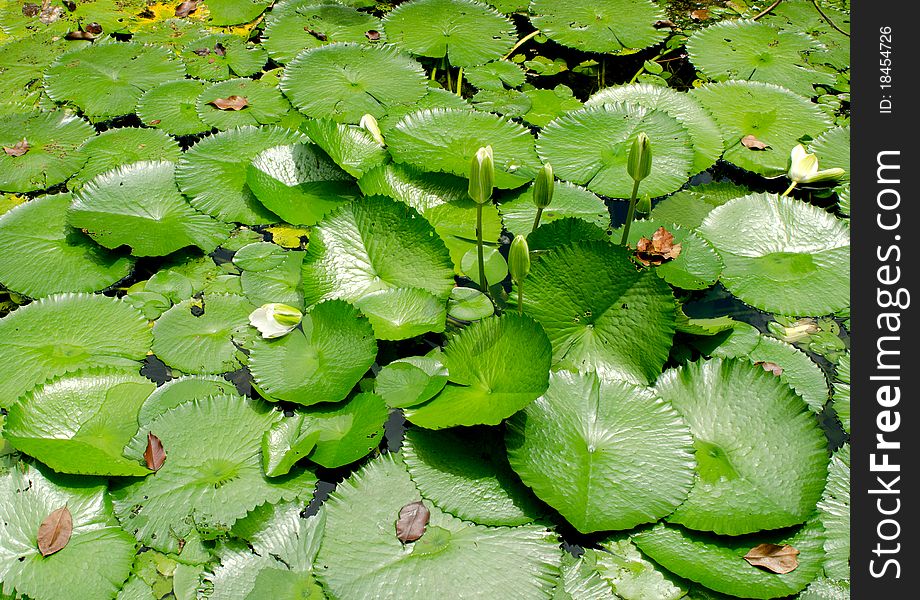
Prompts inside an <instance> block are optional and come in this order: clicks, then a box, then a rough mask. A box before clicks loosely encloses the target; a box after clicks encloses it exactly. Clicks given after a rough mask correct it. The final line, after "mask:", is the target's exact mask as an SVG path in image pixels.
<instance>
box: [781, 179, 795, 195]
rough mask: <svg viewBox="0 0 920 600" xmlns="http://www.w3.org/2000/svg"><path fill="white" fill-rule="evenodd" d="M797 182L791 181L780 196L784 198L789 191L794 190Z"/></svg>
mask: <svg viewBox="0 0 920 600" xmlns="http://www.w3.org/2000/svg"><path fill="white" fill-rule="evenodd" d="M798 184H799V182H798V181H793V182H792V185H790V186H789V187H787V188H786V191H785V192H783V195H782V196H781V197H782V198H785V197H786V196H788V195H789V192H791V191H792V190H794V189H795V186H797V185H798Z"/></svg>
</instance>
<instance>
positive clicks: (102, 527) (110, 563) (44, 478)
mask: <svg viewBox="0 0 920 600" xmlns="http://www.w3.org/2000/svg"><path fill="white" fill-rule="evenodd" d="M64 506H66V507H67V509H68V510H69V511H70V515H71V519H72V522H73V533H72V534H71V536H70V540H69V541H68V542H67V545H66V546H65V547H64V548H63V549H61V550H60V551H58V552H55V553H54V554H51V555H49V556H42V555H41V553H40V552H39V550H38V542H37V535H38V529H39V526H40V525H41V524H42V522H43V521H44V520H45V518H47V517H48V515H50V514H51V513H52V512H54V511H55V510H58V509H59V508H61V507H64ZM0 532H2V535H0V579H3V593H4V594H10V596H8V597H10V598H12V597H13V596H14V595H15V596H17V597H20V596H26V595H27V596H28V597H29V598H34V599H35V600H43V599H51V598H61V597H62V594H63V595H65V596H75V597H78V598H113V597H114V596H115V594H116V593H118V590H119V588H121V585H122V583H124V581H125V580H126V579H127V578H128V575H129V574H130V573H131V563H132V562H133V561H134V552H135V546H136V545H135V543H134V540H133V539H132V537H131V534H129V533H127V532H126V531H124V530H122V529H121V527H119V526H118V523H117V522H116V521H115V517H114V516H113V515H112V508H111V504H110V503H109V501H108V498H107V497H106V486H105V485H104V482H97V481H94V480H92V479H90V480H87V479H79V480H78V479H76V478H73V477H66V476H57V475H52V474H51V473H47V474H46V473H45V472H44V471H43V470H41V469H39V468H37V467H34V466H32V465H30V464H28V463H22V462H20V463H16V464H14V465H12V466H11V467H10V468H5V469H3V470H2V472H0ZM90 564H91V565H93V568H92V569H87V568H86V565H90Z"/></svg>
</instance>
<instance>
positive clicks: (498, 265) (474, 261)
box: [460, 248, 508, 287]
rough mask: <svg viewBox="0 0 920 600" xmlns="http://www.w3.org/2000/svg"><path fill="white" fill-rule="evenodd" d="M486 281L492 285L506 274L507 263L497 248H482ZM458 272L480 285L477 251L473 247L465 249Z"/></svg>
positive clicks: (503, 278) (502, 279)
mask: <svg viewBox="0 0 920 600" xmlns="http://www.w3.org/2000/svg"><path fill="white" fill-rule="evenodd" d="M482 262H483V265H484V270H485V276H486V282H487V283H488V284H489V285H490V286H492V285H497V284H499V283H501V282H502V281H504V280H505V277H507V276H508V263H507V262H506V261H505V257H504V256H502V255H501V253H500V252H499V251H498V249H497V248H484V249H483V255H482ZM460 272H461V273H463V274H464V275H465V276H466V277H468V278H469V279H471V280H472V281H473V283H475V284H476V285H478V286H480V287H481V286H482V282H480V281H479V252H478V250H477V249H475V248H470V249H469V250H467V252H466V254H464V255H463V259H462V260H461V261H460Z"/></svg>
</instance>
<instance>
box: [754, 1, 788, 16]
mask: <svg viewBox="0 0 920 600" xmlns="http://www.w3.org/2000/svg"><path fill="white" fill-rule="evenodd" d="M782 1H783V0H776V2H774V3H773V4H771V5H770V6H768V7H766V8H765V9H763V10H762V11H760V12H759V13H757V15H755V16H754V19H753V20H754V21H756V20H757V19H759V18H760V17H762V16H764V15H768V14H770V11H772V10H773V9H774V8H776V7H777V6H779V3H780V2H782Z"/></svg>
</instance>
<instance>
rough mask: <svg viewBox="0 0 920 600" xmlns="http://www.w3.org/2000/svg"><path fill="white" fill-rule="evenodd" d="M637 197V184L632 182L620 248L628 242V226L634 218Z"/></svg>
mask: <svg viewBox="0 0 920 600" xmlns="http://www.w3.org/2000/svg"><path fill="white" fill-rule="evenodd" d="M638 195H639V182H638V181H634V182H633V189H632V194H631V195H630V197H629V210H627V211H626V225H624V226H623V237H622V238H621V239H620V245H621V246H627V245H628V242H629V226H630V225H632V222H633V219H634V218H635V216H636V197H637V196H638Z"/></svg>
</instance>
